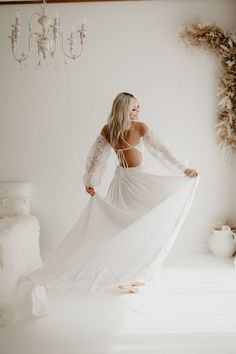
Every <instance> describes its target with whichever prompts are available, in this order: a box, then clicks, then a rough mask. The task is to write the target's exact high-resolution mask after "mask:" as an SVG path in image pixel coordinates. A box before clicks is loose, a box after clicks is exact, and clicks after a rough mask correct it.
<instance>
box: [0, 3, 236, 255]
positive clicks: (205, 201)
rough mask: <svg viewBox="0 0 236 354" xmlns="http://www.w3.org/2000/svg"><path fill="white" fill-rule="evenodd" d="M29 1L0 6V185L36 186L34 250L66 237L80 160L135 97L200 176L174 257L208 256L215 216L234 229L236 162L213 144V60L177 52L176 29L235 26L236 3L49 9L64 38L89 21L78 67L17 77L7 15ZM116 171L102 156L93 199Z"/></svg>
mask: <svg viewBox="0 0 236 354" xmlns="http://www.w3.org/2000/svg"><path fill="white" fill-rule="evenodd" d="M38 6H39V5H21V6H20V5H18V6H17V7H16V6H13V5H11V6H10V5H8V6H1V7H0V28H1V31H0V43H1V58H0V60H1V65H0V85H1V89H0V92H1V94H0V107H1V129H0V144H1V146H0V161H1V171H0V180H1V181H15V180H27V181H30V182H31V183H32V184H33V187H34V193H33V197H32V213H34V214H35V215H37V216H38V218H39V221H40V224H41V246H42V248H43V249H48V248H53V247H54V246H55V245H56V244H58V243H59V242H60V241H61V240H62V239H63V238H64V237H65V236H66V234H67V233H68V232H69V230H70V229H71V228H72V226H73V224H74V223H75V222H76V220H77V218H78V216H79V214H80V212H81V211H82V209H83V207H84V206H85V203H86V201H87V200H88V199H89V195H88V194H86V193H85V191H84V187H83V184H82V181H81V177H82V174H83V171H84V164H85V158H86V154H87V152H88V149H89V147H90V145H91V144H92V142H93V141H94V139H95V137H96V136H97V134H98V133H99V130H100V128H101V126H102V125H103V124H104V123H105V121H106V118H107V115H108V113H109V110H110V108H111V103H112V100H113V98H114V96H115V95H116V94H117V93H118V92H120V91H123V90H127V91H130V92H133V93H134V94H135V95H136V97H138V98H139V101H140V104H141V107H142V111H141V115H140V118H141V119H142V120H144V121H146V122H147V123H148V124H150V125H151V126H152V127H153V128H154V129H156V130H157V131H158V132H159V133H160V134H161V135H162V136H163V138H165V139H166V140H167V141H168V142H169V143H170V144H171V145H172V146H173V147H174V148H175V149H176V150H177V151H178V152H179V153H181V154H183V155H185V156H187V157H188V158H189V160H190V161H191V167H193V168H196V169H197V170H198V171H199V173H200V185H199V189H198V193H197V196H196V199H195V201H194V204H193V206H192V209H191V211H190V213H189V215H188V218H187V220H186V222H185V224H184V226H183V228H182V230H181V233H180V235H179V238H178V240H177V242H176V244H175V246H174V250H173V252H174V251H175V250H183V249H185V248H187V247H190V248H195V249H206V241H207V238H208V235H209V227H210V225H211V224H212V223H213V222H214V221H217V220H221V219H222V218H224V217H229V218H231V220H232V221H233V220H234V221H235V222H236V212H235V206H234V199H235V195H233V193H234V194H235V189H234V179H235V170H236V163H235V156H234V164H232V165H231V166H230V165H227V164H226V162H225V160H224V158H223V156H222V154H221V153H220V151H219V148H218V146H217V145H216V141H215V129H214V126H215V124H216V103H217V98H216V82H217V78H216V77H217V72H218V65H217V62H216V59H215V58H214V57H213V56H212V55H210V54H208V53H204V52H200V51H199V50H197V49H196V48H191V47H189V48H186V47H185V45H184V44H183V43H182V42H180V41H178V37H177V34H178V32H179V31H180V29H181V26H182V25H184V24H185V23H186V22H188V21H190V20H192V19H193V18H195V17H196V16H198V17H199V18H200V20H201V21H202V22H203V23H204V22H207V21H210V22H212V21H215V22H216V23H217V24H218V25H219V26H222V27H223V28H225V29H226V30H234V29H235V28H234V25H235V13H236V2H235V1H228V0H222V1H210V0H209V1H207V0H204V1H177V0H173V1H128V2H114V3H77V4H70V3H69V4H50V5H49V8H50V9H52V14H54V13H55V11H56V10H59V12H60V14H61V17H62V19H63V28H64V30H65V31H66V30H67V31H70V29H71V26H72V24H73V23H76V22H77V23H81V21H82V19H83V18H84V17H85V18H87V22H88V25H87V26H88V31H89V34H88V37H87V43H86V48H85V52H84V54H83V56H82V57H81V60H80V62H79V63H78V64H73V65H71V66H69V67H68V68H67V69H65V70H62V71H60V72H58V71H56V70H53V69H48V68H45V69H43V70H39V71H34V70H31V69H26V71H24V72H22V71H20V68H19V66H18V64H17V63H16V62H15V61H14V60H13V58H12V55H11V50H10V43H9V39H8V35H9V33H10V24H11V23H12V22H13V21H14V17H15V10H16V8H19V9H20V11H21V20H22V22H23V23H24V24H26V21H27V20H28V18H29V16H30V14H31V13H32V12H33V10H35V9H38ZM26 29H27V28H26V26H25V27H24V28H23V30H22V31H23V32H24V33H23V39H25V33H26ZM24 43H25V42H24ZM114 164H115V162H114V160H112V161H109V164H108V169H107V174H106V175H105V176H104V179H103V183H104V184H103V185H102V186H100V187H99V188H98V189H99V190H100V191H101V192H104V191H105V189H106V187H107V184H108V183H109V180H110V178H111V176H112V173H113V171H114Z"/></svg>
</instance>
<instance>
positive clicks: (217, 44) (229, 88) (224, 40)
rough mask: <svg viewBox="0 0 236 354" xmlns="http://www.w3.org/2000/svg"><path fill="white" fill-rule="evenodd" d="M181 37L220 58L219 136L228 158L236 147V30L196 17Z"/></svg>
mask: <svg viewBox="0 0 236 354" xmlns="http://www.w3.org/2000/svg"><path fill="white" fill-rule="evenodd" d="M180 38H181V39H182V40H184V41H185V42H186V43H188V44H191V45H194V46H196V47H199V48H201V49H203V50H208V51H210V52H212V53H214V54H215V55H216V56H217V58H218V59H219V61H220V64H221V65H220V67H221V68H220V73H219V85H218V92H217V95H218V96H219V102H218V112H217V120H218V121H217V124H216V137H217V143H218V144H219V146H220V147H221V148H222V149H223V151H224V153H225V154H226V158H227V161H228V162H229V161H230V158H231V155H232V151H233V150H234V149H236V33H229V32H226V31H223V30H222V29H221V28H220V27H218V26H216V25H215V24H209V25H205V26H204V25H202V24H201V23H199V21H197V20H195V21H194V22H192V23H189V24H187V25H186V26H185V28H184V30H183V31H182V32H181V33H180Z"/></svg>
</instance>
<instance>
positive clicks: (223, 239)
mask: <svg viewBox="0 0 236 354" xmlns="http://www.w3.org/2000/svg"><path fill="white" fill-rule="evenodd" d="M208 245H209V247H210V249H211V251H212V253H213V254H214V255H215V256H217V257H222V258H227V257H232V256H233V254H234V252H235V250H236V234H235V233H234V232H233V231H232V230H229V231H222V230H212V232H211V236H210V237H209V240H208Z"/></svg>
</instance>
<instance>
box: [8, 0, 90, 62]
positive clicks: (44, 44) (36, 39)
mask: <svg viewBox="0 0 236 354" xmlns="http://www.w3.org/2000/svg"><path fill="white" fill-rule="evenodd" d="M46 10H47V3H46V1H45V0H43V2H42V4H41V8H40V10H39V11H38V12H34V13H33V14H32V15H31V16H30V19H29V35H28V49H27V51H22V52H21V54H19V55H18V56H17V52H18V42H19V37H20V29H21V25H20V14H19V11H17V12H16V19H15V23H14V24H13V25H11V28H12V33H11V35H10V36H9V38H10V39H11V48H12V53H13V57H14V59H15V60H16V61H18V62H19V63H20V64H21V63H22V62H25V61H26V60H27V59H28V58H29V57H30V55H31V53H32V51H33V49H34V46H36V47H37V50H38V63H37V65H38V66H40V65H42V64H43V63H44V62H48V59H50V61H49V62H50V64H52V62H53V59H55V57H56V55H62V58H63V61H64V63H65V64H67V63H68V61H70V60H72V61H76V60H77V59H78V58H79V57H80V56H81V55H82V53H83V49H84V41H85V37H86V34H87V32H86V30H85V20H84V21H83V23H82V25H81V28H80V29H77V28H76V27H75V26H73V27H72V30H71V33H70V37H69V38H67V41H68V44H67V50H66V49H65V39H64V35H63V32H62V29H61V23H60V18H59V15H58V13H57V14H56V15H55V17H54V19H52V18H50V17H48V16H47V11H46ZM35 18H37V20H36V21H34V22H36V24H34V27H35V28H34V27H33V20H34V19H35ZM36 26H37V27H36ZM79 42H80V43H79Z"/></svg>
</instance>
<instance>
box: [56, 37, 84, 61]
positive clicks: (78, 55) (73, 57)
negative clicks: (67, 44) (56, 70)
mask: <svg viewBox="0 0 236 354" xmlns="http://www.w3.org/2000/svg"><path fill="white" fill-rule="evenodd" d="M60 35H61V48H62V52H63V54H64V55H65V56H66V57H67V58H70V59H73V60H75V59H78V58H79V57H80V56H81V55H82V53H83V50H84V46H83V45H81V50H80V52H79V53H78V54H74V55H69V54H67V53H66V51H65V49H64V37H63V33H60Z"/></svg>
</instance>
